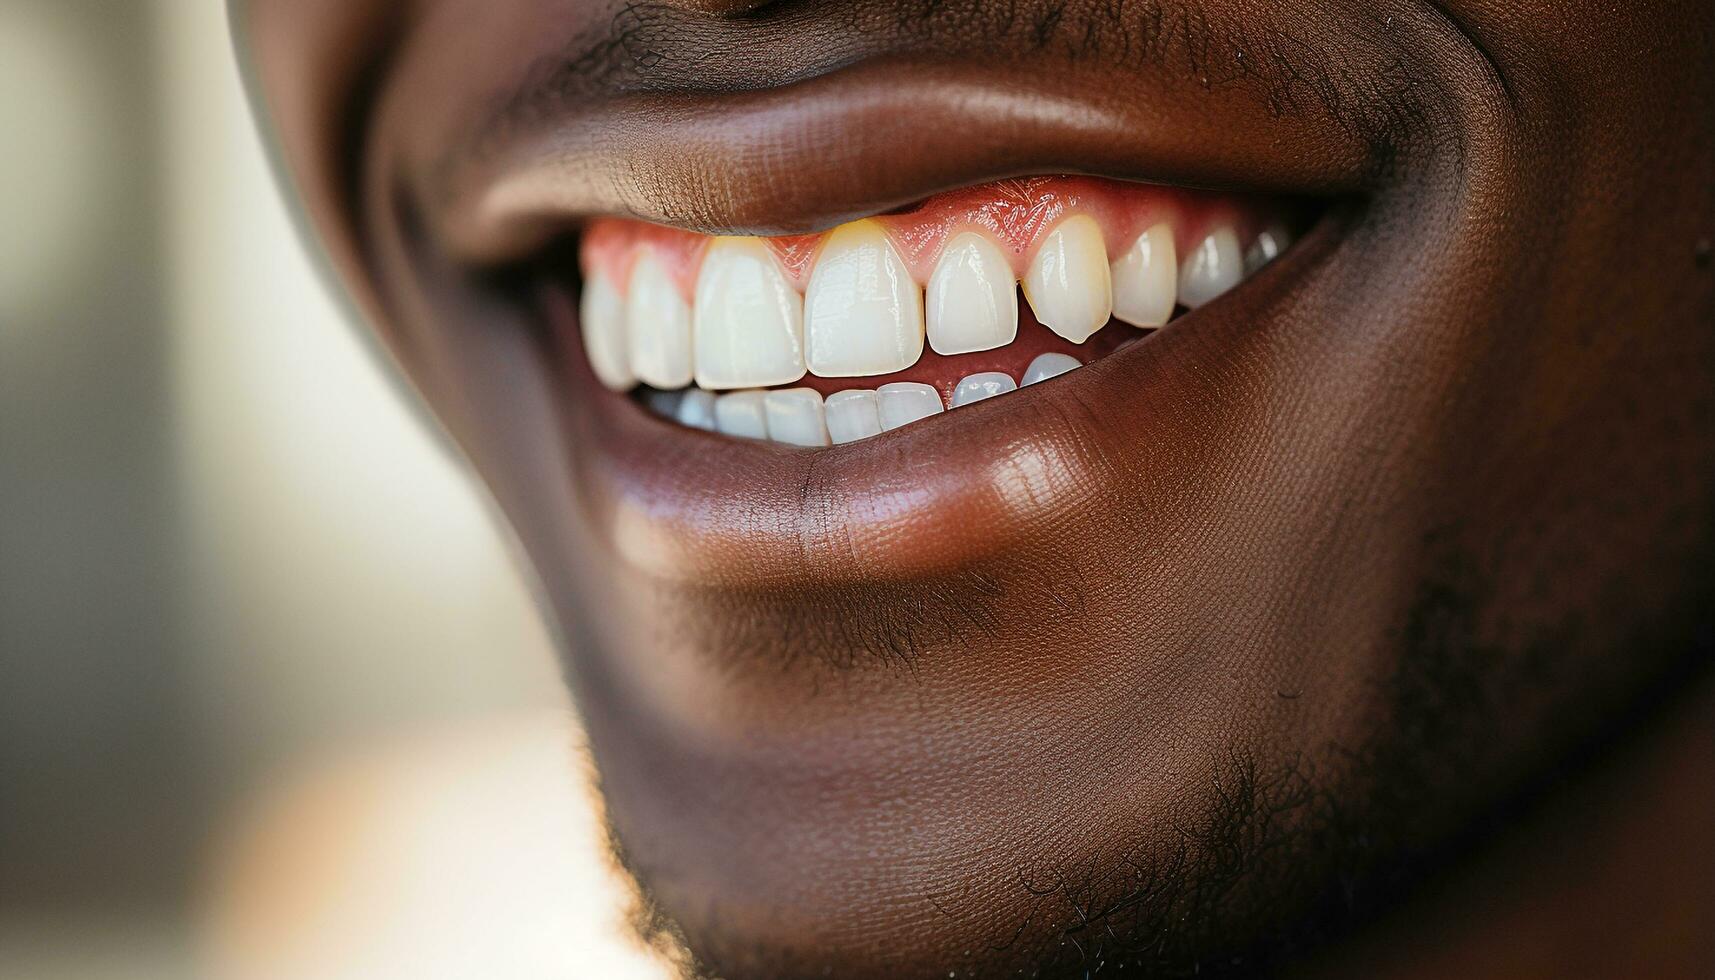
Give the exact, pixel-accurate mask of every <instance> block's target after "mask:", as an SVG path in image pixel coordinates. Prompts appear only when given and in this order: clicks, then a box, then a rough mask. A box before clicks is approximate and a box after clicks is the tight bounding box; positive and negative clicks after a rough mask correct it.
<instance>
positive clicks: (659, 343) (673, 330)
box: [625, 252, 691, 388]
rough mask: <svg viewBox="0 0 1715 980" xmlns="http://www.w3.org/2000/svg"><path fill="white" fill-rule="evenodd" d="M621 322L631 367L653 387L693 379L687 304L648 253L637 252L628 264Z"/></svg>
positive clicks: (675, 385)
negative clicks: (630, 263)
mask: <svg viewBox="0 0 1715 980" xmlns="http://www.w3.org/2000/svg"><path fill="white" fill-rule="evenodd" d="M625 324H626V333H628V334H629V335H630V338H631V347H630V352H631V370H632V372H633V373H635V374H636V375H637V377H638V379H639V380H640V381H643V382H644V383H646V384H651V385H654V386H655V387H657V388H683V387H685V386H686V385H688V384H690V383H691V308H690V306H688V305H686V303H685V298H684V297H683V296H680V295H679V287H678V286H676V285H674V284H673V279H672V277H670V276H668V275H667V268H666V267H665V266H663V265H662V264H661V262H660V260H659V259H657V258H655V255H654V253H652V252H644V253H643V254H642V255H639V256H638V257H637V261H636V262H635V263H633V264H632V266H631V283H630V285H629V286H627V287H626V290H625Z"/></svg>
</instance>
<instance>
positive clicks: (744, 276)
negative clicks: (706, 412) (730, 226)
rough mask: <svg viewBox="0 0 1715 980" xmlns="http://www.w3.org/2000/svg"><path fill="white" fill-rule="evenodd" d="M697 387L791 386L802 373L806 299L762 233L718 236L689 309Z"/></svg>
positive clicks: (718, 388) (700, 276) (704, 260)
mask: <svg viewBox="0 0 1715 980" xmlns="http://www.w3.org/2000/svg"><path fill="white" fill-rule="evenodd" d="M692 333H693V335H694V339H695V343H694V346H695V347H696V355H695V360H696V369H697V370H696V374H697V385H698V386H699V387H702V388H707V389H710V390H722V389H727V388H750V387H758V386H763V385H777V384H789V383H790V382H793V381H797V380H798V379H799V378H802V377H803V376H804V304H803V301H802V300H801V299H799V297H798V292H797V290H795V289H793V288H792V285H791V284H790V283H788V282H787V281H786V276H785V275H784V274H782V273H781V271H780V266H779V265H778V264H776V263H775V261H774V256H772V255H770V254H769V252H768V246H766V245H764V244H763V243H762V240H761V239H760V238H717V239H715V240H714V242H713V243H711V244H710V245H709V250H708V253H707V254H706V255H704V256H703V267H702V270H701V272H699V273H698V275H697V302H696V310H695V312H694V313H693V314H692Z"/></svg>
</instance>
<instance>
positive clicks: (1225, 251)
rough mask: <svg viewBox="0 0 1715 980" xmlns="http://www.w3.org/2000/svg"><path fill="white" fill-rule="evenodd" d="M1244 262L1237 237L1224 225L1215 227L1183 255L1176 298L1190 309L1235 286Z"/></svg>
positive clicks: (1241, 273) (1243, 270)
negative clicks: (1183, 259) (1183, 263)
mask: <svg viewBox="0 0 1715 980" xmlns="http://www.w3.org/2000/svg"><path fill="white" fill-rule="evenodd" d="M1244 265H1245V263H1244V257H1243V255H1242V254H1241V253H1240V251H1239V236H1238V235H1237V234H1235V233H1234V232H1233V229H1231V228H1229V227H1226V226H1224V225H1223V226H1222V227H1220V228H1216V229H1215V230H1214V231H1212V232H1210V233H1209V235H1208V236H1207V237H1206V238H1204V239H1203V240H1202V241H1201V242H1199V243H1198V245H1197V247H1196V248H1194V249H1192V250H1191V254H1190V255H1188V256H1186V257H1185V265H1184V267H1183V268H1182V269H1180V270H1179V301H1180V302H1181V303H1184V304H1185V305H1186V306H1188V307H1190V308H1192V309H1196V308H1197V307H1199V306H1202V305H1203V304H1204V303H1207V302H1209V301H1210V300H1212V299H1214V298H1215V297H1217V296H1219V295H1221V294H1222V293H1224V292H1226V291H1227V290H1229V289H1231V288H1233V287H1234V286H1237V285H1238V284H1239V280H1240V279H1243V278H1244V275H1245V269H1244Z"/></svg>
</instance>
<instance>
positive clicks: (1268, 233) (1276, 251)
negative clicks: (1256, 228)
mask: <svg viewBox="0 0 1715 980" xmlns="http://www.w3.org/2000/svg"><path fill="white" fill-rule="evenodd" d="M1291 244H1292V235H1291V234H1290V233H1289V232H1288V231H1287V230H1286V229H1285V228H1282V227H1281V226H1279V225H1270V226H1269V227H1268V228H1266V229H1264V230H1263V232H1262V234H1260V235H1258V236H1256V241H1254V242H1251V247H1250V248H1248V249H1245V275H1247V276H1248V275H1250V274H1251V273H1253V272H1255V271H1256V270H1258V269H1260V268H1262V267H1263V266H1265V265H1267V264H1269V263H1270V262H1273V261H1274V260H1275V259H1277V258H1279V257H1280V253H1282V252H1284V251H1286V248H1287V246H1288V245H1291Z"/></svg>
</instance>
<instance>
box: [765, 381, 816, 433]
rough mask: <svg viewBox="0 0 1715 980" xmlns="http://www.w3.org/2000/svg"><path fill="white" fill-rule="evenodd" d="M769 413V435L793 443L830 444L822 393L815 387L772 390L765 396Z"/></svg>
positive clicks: (766, 410) (766, 409)
mask: <svg viewBox="0 0 1715 980" xmlns="http://www.w3.org/2000/svg"><path fill="white" fill-rule="evenodd" d="M762 406H763V411H765V412H767V413H768V438H770V439H773V440H774V441H775V442H784V443H786V444H787V445H790V446H826V445H827V444H828V424H827V421H826V420H825V417H824V415H823V409H822V394H821V392H819V391H816V390H815V389H814V388H788V389H787V390H785V391H770V392H768V393H767V394H765V395H764V396H763V397H762Z"/></svg>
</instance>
